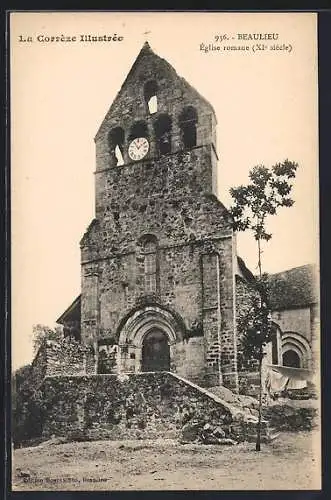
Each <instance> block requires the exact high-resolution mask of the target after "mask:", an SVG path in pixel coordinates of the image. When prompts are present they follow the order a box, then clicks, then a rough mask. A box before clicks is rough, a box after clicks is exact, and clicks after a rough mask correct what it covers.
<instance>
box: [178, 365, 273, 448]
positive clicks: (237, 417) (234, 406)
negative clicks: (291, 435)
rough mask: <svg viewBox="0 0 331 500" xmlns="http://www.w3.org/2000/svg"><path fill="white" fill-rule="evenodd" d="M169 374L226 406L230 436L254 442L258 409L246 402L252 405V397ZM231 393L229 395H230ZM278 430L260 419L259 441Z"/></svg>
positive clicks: (237, 439)
mask: <svg viewBox="0 0 331 500" xmlns="http://www.w3.org/2000/svg"><path fill="white" fill-rule="evenodd" d="M169 375H170V376H171V377H173V378H175V379H177V380H179V381H181V382H182V383H185V384H187V385H188V386H190V387H191V388H192V389H193V390H195V391H197V392H198V393H200V394H201V395H203V396H204V397H207V398H209V399H210V400H212V401H213V402H214V403H215V404H216V405H220V406H222V407H223V408H226V409H227V410H228V411H229V412H230V414H231V418H232V423H231V425H230V429H231V430H230V433H231V438H233V439H234V440H236V441H238V442H240V441H250V442H254V441H255V440H256V434H257V425H258V411H257V410H256V409H255V408H254V407H253V406H252V407H249V406H248V403H250V404H251V405H253V402H255V403H257V401H256V400H254V398H252V397H249V396H242V395H237V394H234V393H233V392H232V391H230V390H229V389H226V388H225V387H223V386H220V387H213V388H210V389H205V388H203V387H201V386H199V385H197V384H194V383H193V382H191V381H189V380H187V379H185V378H183V377H180V376H179V375H177V374H175V373H170V372H169ZM225 394H226V395H227V396H226V397H225V398H224V397H223V398H222V397H220V395H223V396H224V395H225ZM230 395H231V397H230ZM229 399H230V401H229ZM279 434H280V433H279V432H277V431H276V429H275V428H274V427H271V426H270V425H269V422H268V421H267V420H265V419H262V421H261V441H262V442H264V443H266V442H271V441H273V440H275V439H276V438H277V437H278V436H279Z"/></svg>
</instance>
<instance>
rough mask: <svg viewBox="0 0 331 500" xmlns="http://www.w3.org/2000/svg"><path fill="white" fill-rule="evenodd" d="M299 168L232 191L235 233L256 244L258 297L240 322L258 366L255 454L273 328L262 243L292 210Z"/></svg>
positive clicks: (255, 176) (269, 171)
mask: <svg viewBox="0 0 331 500" xmlns="http://www.w3.org/2000/svg"><path fill="white" fill-rule="evenodd" d="M297 168H298V164H297V163H295V162H292V161H289V160H285V161H283V162H282V163H276V164H275V165H273V166H272V167H271V168H267V167H265V166H264V165H257V166H255V167H254V168H253V169H252V170H251V171H250V173H249V179H250V182H249V183H248V184H247V185H246V186H244V185H241V186H238V187H236V188H231V189H230V194H231V196H232V198H233V200H234V203H233V206H232V207H231V209H230V212H231V214H232V217H233V227H234V229H235V230H236V231H247V230H250V231H251V232H252V233H253V236H254V238H255V240H256V241H257V257H258V269H259V276H258V278H257V279H256V281H255V288H256V292H257V294H256V295H255V296H253V297H252V303H251V307H250V308H249V310H248V311H247V312H246V314H244V315H243V316H242V317H240V318H239V321H238V330H239V333H240V334H241V335H240V336H241V339H242V340H241V343H242V349H243V355H244V357H245V358H246V359H247V360H249V359H254V360H256V361H258V364H259V381H260V382H259V419H258V430H257V439H256V451H260V449H261V406H262V360H263V356H264V346H265V345H266V344H267V343H268V342H270V341H271V340H272V335H273V328H272V322H271V311H270V306H269V300H268V286H267V276H266V275H263V274H262V261H261V256H262V250H261V241H262V240H264V241H269V240H270V239H271V237H272V234H271V233H269V232H267V229H266V222H267V218H268V216H271V215H276V213H277V211H278V209H279V208H281V207H291V206H292V205H293V204H294V200H293V199H292V198H291V197H290V194H291V191H292V187H293V185H292V179H294V178H295V175H296V170H297Z"/></svg>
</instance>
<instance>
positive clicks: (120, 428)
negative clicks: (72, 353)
mask: <svg viewBox="0 0 331 500" xmlns="http://www.w3.org/2000/svg"><path fill="white" fill-rule="evenodd" d="M43 389H44V394H45V403H44V419H43V421H44V427H43V436H44V438H48V437H50V436H52V435H55V436H66V437H68V438H70V439H77V438H80V439H82V438H83V439H136V438H141V439H147V438H156V437H167V438H169V437H171V438H177V437H179V435H180V429H181V426H182V424H183V415H184V413H187V412H189V413H190V414H191V415H192V416H193V418H194V419H199V420H201V419H203V420H204V421H205V422H206V423H207V422H208V423H212V424H217V425H220V426H221V427H222V429H223V430H224V432H225V434H226V436H228V437H234V438H235V439H237V440H239V441H240V440H241V441H242V440H245V439H248V440H249V439H253V438H254V436H255V425H256V419H255V418H254V417H248V416H247V415H245V414H243V413H242V412H241V411H239V410H237V409H236V408H234V407H232V406H231V405H229V404H228V403H226V402H224V401H222V400H220V399H219V398H217V397H216V396H214V395H212V394H210V393H208V392H207V391H204V390H203V389H201V388H199V387H198V386H195V385H194V384H189V383H187V382H186V381H185V380H182V379H181V378H178V377H176V376H174V375H172V374H169V373H166V372H159V373H145V374H134V375H133V374H132V375H129V376H122V377H121V378H119V377H116V376H115V375H94V376H86V377H51V378H47V379H46V380H45V382H44V387H43Z"/></svg>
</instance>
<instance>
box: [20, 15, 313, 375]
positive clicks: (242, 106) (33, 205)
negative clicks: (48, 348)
mask: <svg viewBox="0 0 331 500" xmlns="http://www.w3.org/2000/svg"><path fill="white" fill-rule="evenodd" d="M244 33H245V34H251V33H261V34H262V35H263V36H264V34H266V33H268V34H273V33H276V34H278V39H277V42H274V41H270V40H267V41H262V42H261V41H258V42H256V41H252V40H239V39H238V34H244ZM316 33H317V32H316V14H312V13H286V14H284V13H283V14H281V13H268V14H263V13H256V14H252V13H250V14H247V13H246V14H243V13H212V14H211V13H100V12H96V13H91V12H89V13H82V12H80V13H69V12H66V13H52V12H48V13H46V12H45V13H31V12H30V13H14V14H11V36H10V45H11V49H10V56H11V155H12V158H11V217H12V235H11V241H12V366H13V368H14V369H15V368H17V367H19V366H21V365H23V364H25V363H28V362H30V361H31V359H32V356H33V353H32V342H31V338H32V328H33V325H34V324H37V323H41V324H45V325H49V326H54V324H55V321H56V319H57V318H58V317H59V316H60V315H61V313H62V312H63V311H64V310H65V309H66V308H67V307H68V306H69V305H70V303H71V302H72V301H73V300H74V299H75V298H76V297H77V295H79V293H80V248H79V241H80V239H81V237H82V236H83V234H84V232H85V230H86V228H87V226H88V225H89V223H90V221H91V220H92V219H93V217H94V203H95V199H94V175H93V172H94V171H95V144H94V136H95V134H96V132H97V130H98V128H99V126H100V124H101V122H102V120H103V118H104V116H105V114H106V112H107V111H108V109H109V107H110V105H111V103H112V101H113V100H114V98H115V96H116V94H117V92H118V91H119V89H120V87H121V85H122V83H123V81H124V79H125V77H126V75H127V73H128V72H129V70H130V68H131V66H132V64H133V62H134V60H135V58H136V57H137V55H138V53H139V51H140V49H141V47H142V45H143V43H144V42H145V41H146V40H148V41H149V43H150V45H151V48H152V49H153V50H154V52H156V53H157V54H158V55H159V56H161V57H163V58H165V59H166V60H167V61H168V62H169V63H170V64H172V66H174V68H175V69H176V71H177V72H178V74H179V75H180V76H183V77H184V78H185V79H186V80H187V81H188V82H189V83H190V84H191V85H193V86H194V87H195V88H196V89H197V90H198V91H199V92H200V94H202V95H203V96H204V97H205V98H206V99H207V100H209V102H210V103H211V104H212V105H213V107H214V109H215V112H216V116H217V122H218V124H217V146H218V155H219V163H218V178H219V193H218V196H219V198H220V200H221V201H222V202H223V203H224V204H225V205H226V206H230V204H231V197H230V195H229V188H230V187H231V186H237V185H239V184H245V183H246V182H247V181H248V173H249V170H250V169H251V168H252V167H253V166H255V165H258V164H264V165H266V166H268V167H270V166H272V165H273V164H275V163H277V162H279V161H283V160H284V159H286V158H288V159H290V160H292V161H296V162H297V163H298V164H299V168H298V171H297V177H296V179H295V184H294V189H293V198H294V200H295V205H294V206H293V207H292V208H290V209H288V208H287V209H285V208H284V209H281V210H280V211H279V214H278V215H277V216H275V217H273V218H271V219H270V223H269V224H268V228H269V229H270V232H271V233H272V235H273V237H272V240H271V241H270V242H269V243H268V244H266V245H265V247H264V253H263V266H264V271H266V272H276V271H280V270H284V269H288V268H291V267H295V266H300V265H302V264H306V263H310V262H317V259H318V257H317V255H318V108H317V103H318V87H317V41H316V39H317V35H316ZM80 34H91V35H99V36H103V35H104V34H106V35H107V36H114V35H115V34H116V35H117V38H118V37H123V40H121V41H118V40H117V41H112V42H96V43H88V42H86V43H83V42H79V41H73V42H42V41H40V42H39V41H38V39H37V37H38V36H39V35H41V39H43V37H47V36H49V37H51V36H61V35H64V36H66V37H74V36H76V37H78V40H79V36H80ZM224 35H226V37H227V38H228V40H223V41H222V42H220V41H216V38H217V37H221V36H224ZM29 36H30V37H31V38H32V40H33V41H32V42H24V41H20V40H24V39H27V37H29ZM219 39H220V38H219ZM261 43H263V44H265V45H266V46H267V48H266V49H264V50H260V51H259V50H258V47H257V46H256V44H261ZM274 43H277V44H278V46H279V47H283V49H280V50H271V48H270V47H271V46H272V45H273V44H274ZM201 44H204V45H205V46H208V45H209V44H212V45H214V46H217V45H219V46H220V48H221V50H219V51H218V50H209V51H208V52H205V51H204V50H201V47H202V45H201ZM225 45H226V46H230V47H233V46H243V45H244V46H249V50H248V51H240V50H229V49H224V48H223V46H225ZM253 47H254V48H255V49H256V51H255V52H254V51H253ZM284 47H291V51H289V50H285V49H284ZM237 241H238V254H239V255H240V256H241V257H243V258H244V260H245V262H246V264H247V266H248V267H249V268H250V269H251V270H252V271H253V272H255V271H256V264H257V263H256V247H255V242H254V240H253V238H252V236H251V235H249V234H244V235H243V234H238V239H237Z"/></svg>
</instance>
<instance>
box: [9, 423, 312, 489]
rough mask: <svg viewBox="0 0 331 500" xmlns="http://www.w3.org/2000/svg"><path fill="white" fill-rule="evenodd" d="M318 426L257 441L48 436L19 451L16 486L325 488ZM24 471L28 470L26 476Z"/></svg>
mask: <svg viewBox="0 0 331 500" xmlns="http://www.w3.org/2000/svg"><path fill="white" fill-rule="evenodd" d="M319 466H320V462H319V437H318V433H316V432H315V433H312V432H300V433H283V434H281V435H280V436H279V437H278V438H277V439H276V440H275V441H273V442H272V443H270V444H264V445H262V450H261V452H259V453H257V452H256V451H255V450H254V444H252V443H242V444H239V445H235V446H217V445H216V446H215V445H210V446H204V445H199V444H185V445H182V444H179V443H178V442H177V441H171V440H166V441H121V442H119V441H95V442H80V443H66V444H50V443H43V444H41V445H39V446H36V447H31V448H21V449H18V450H15V451H14V455H13V477H12V487H13V490H15V491H18V490H48V491H50V490H107V491H112V490H246V489H249V490H263V489H275V490H277V489H278V490H280V489H320V474H319ZM22 476H25V477H22Z"/></svg>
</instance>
